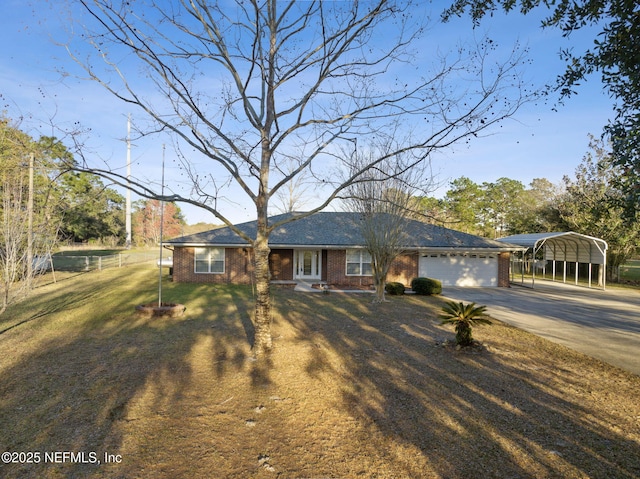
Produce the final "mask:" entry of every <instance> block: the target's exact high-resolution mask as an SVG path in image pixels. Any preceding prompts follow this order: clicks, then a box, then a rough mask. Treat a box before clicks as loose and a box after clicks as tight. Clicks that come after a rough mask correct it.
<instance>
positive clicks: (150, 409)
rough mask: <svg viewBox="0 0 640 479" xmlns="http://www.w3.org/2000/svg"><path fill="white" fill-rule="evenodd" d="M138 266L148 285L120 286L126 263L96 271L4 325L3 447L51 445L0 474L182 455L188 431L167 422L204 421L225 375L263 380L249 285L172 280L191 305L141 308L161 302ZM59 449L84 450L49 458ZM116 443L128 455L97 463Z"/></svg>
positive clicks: (79, 469)
mask: <svg viewBox="0 0 640 479" xmlns="http://www.w3.org/2000/svg"><path fill="white" fill-rule="evenodd" d="M127 274H132V275H134V276H135V275H137V276H139V278H138V279H136V281H135V283H136V284H139V285H140V287H139V288H130V287H129V288H127V287H118V286H116V283H117V281H118V276H117V274H116V273H107V274H105V273H104V272H102V273H94V274H93V276H89V274H88V275H87V276H86V277H85V278H83V282H78V283H75V284H68V285H65V286H64V287H63V288H61V289H60V290H58V292H57V294H56V296H55V297H54V296H52V294H53V293H51V294H49V295H41V296H36V297H34V298H32V299H31V300H30V303H29V305H28V310H26V311H22V312H21V313H20V314H21V316H20V317H18V318H14V319H12V320H11V322H14V321H15V320H16V319H17V320H18V323H22V324H23V325H24V326H23V327H13V329H11V328H8V327H5V328H4V329H8V331H7V332H6V333H5V334H3V335H2V336H0V349H2V350H3V354H4V355H5V358H4V359H3V360H1V361H0V378H1V380H0V450H1V451H2V452H4V451H17V452H20V451H25V452H26V451H38V452H39V453H40V454H41V456H40V457H39V463H36V464H33V463H31V464H6V465H2V467H0V477H21V478H31V477H33V478H36V477H54V476H55V477H58V476H59V477H69V478H71V477H90V476H92V475H97V476H98V477H125V476H128V475H129V471H131V470H132V468H133V469H135V468H142V470H144V467H145V465H148V461H151V462H153V461H157V457H159V456H163V455H164V454H168V455H170V454H174V455H175V457H176V458H177V457H180V451H179V450H175V449H173V448H175V447H176V444H179V443H180V441H172V440H171V431H170V430H167V429H166V428H171V427H175V425H176V424H181V425H182V426H184V422H185V421H187V422H188V421H191V420H193V419H194V410H197V405H198V404H205V405H206V404H210V403H211V396H213V398H214V401H215V400H217V399H219V402H224V400H225V397H224V395H225V394H226V392H225V391H222V390H220V387H219V385H218V384H217V381H216V379H220V378H222V377H225V376H234V375H236V376H237V378H236V379H235V381H236V383H237V384H238V387H245V388H248V389H251V387H252V384H251V374H253V375H254V376H257V378H258V380H259V381H263V380H264V378H263V376H264V371H263V369H262V367H260V368H258V367H254V364H253V363H250V362H248V361H247V360H248V358H249V357H250V347H249V343H248V342H247V341H246V339H245V330H246V324H245V323H246V321H247V313H246V311H245V310H244V308H246V306H247V305H248V304H251V299H250V289H249V288H238V287H235V288H234V287H230V288H226V287H213V286H211V285H200V286H194V285H191V287H184V286H180V285H172V284H170V283H167V284H166V285H165V286H166V292H165V294H166V298H167V300H169V301H171V299H170V298H171V297H174V298H179V300H180V302H184V303H185V304H187V307H188V310H187V313H186V315H185V316H184V317H183V318H141V317H137V316H136V315H135V313H134V307H135V305H136V304H141V303H144V302H149V300H151V301H153V297H154V285H153V282H152V281H151V282H150V281H149V278H150V276H151V273H150V272H148V271H143V272H142V273H140V272H139V271H135V270H132V271H127ZM110 284H111V287H110V286H109V285H110ZM128 284H130V283H128ZM14 312H15V311H14ZM21 318H22V319H21ZM25 319H30V320H31V322H29V323H28V324H24V323H25ZM35 319H38V321H35ZM0 326H1V325H0ZM244 371H247V372H246V373H245V372H244ZM255 371H258V372H257V373H256V372H255ZM255 381H256V379H255V378H254V382H255ZM194 383H197V384H198V386H197V387H196V386H194ZM206 396H209V397H208V398H206ZM216 396H218V397H216ZM195 416H197V414H195ZM160 450H162V451H161V452H159V451H160ZM55 451H70V452H74V453H76V452H84V453H85V455H84V456H82V457H81V460H78V457H76V458H75V460H70V459H69V458H68V457H67V458H66V460H64V461H63V463H52V462H51V460H50V459H52V458H53V456H50V457H48V459H49V460H46V459H47V458H45V457H44V454H45V452H47V453H50V452H55ZM90 452H91V453H96V456H91V455H89V453H90ZM105 453H110V454H116V453H117V454H120V455H122V456H123V457H122V462H120V463H113V464H104V463H102V464H95V463H93V462H94V459H95V460H98V461H101V462H104V454H105ZM154 457H155V459H153V458H154ZM174 459H175V458H174ZM83 462H85V463H83ZM87 462H88V463H87ZM185 467H186V466H185ZM143 475H144V474H143ZM184 475H188V474H187V473H185V474H180V473H179V472H178V473H176V475H175V476H174V477H181V476H184ZM168 476H169V477H170V476H172V474H168ZM149 477H151V476H149Z"/></svg>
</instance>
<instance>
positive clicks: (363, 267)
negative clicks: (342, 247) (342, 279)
mask: <svg viewBox="0 0 640 479" xmlns="http://www.w3.org/2000/svg"><path fill="white" fill-rule="evenodd" d="M346 271H347V276H371V274H372V272H371V255H370V254H369V252H368V251H366V250H362V249H348V250H347V270H346Z"/></svg>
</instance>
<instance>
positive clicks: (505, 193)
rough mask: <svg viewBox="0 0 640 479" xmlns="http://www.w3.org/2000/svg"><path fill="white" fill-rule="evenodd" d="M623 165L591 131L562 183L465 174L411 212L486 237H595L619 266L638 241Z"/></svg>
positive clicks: (611, 262) (416, 203) (610, 261)
mask: <svg viewBox="0 0 640 479" xmlns="http://www.w3.org/2000/svg"><path fill="white" fill-rule="evenodd" d="M621 168H622V167H621V166H620V165H619V164H618V163H617V162H616V161H615V158H614V155H613V153H612V151H611V148H610V147H609V146H608V145H607V144H605V142H604V141H603V140H601V139H598V138H595V137H593V136H592V137H591V140H590V143H589V151H588V152H587V153H586V154H585V156H584V157H583V159H582V162H581V163H580V164H579V165H578V167H577V168H576V170H575V172H574V174H573V176H571V175H565V176H564V177H563V180H562V183H560V184H553V183H552V182H550V181H549V180H547V179H546V178H536V179H534V180H533V181H531V183H530V184H529V185H525V184H523V183H522V182H521V181H518V180H514V179H510V178H499V179H498V180H496V181H494V182H483V183H480V184H479V183H476V182H474V181H473V180H472V179H470V178H467V177H464V176H463V177H460V178H457V179H455V180H453V181H451V182H450V185H449V186H450V188H449V190H448V191H447V192H446V194H445V195H444V197H443V198H439V199H438V198H433V197H427V196H423V197H417V198H414V205H413V206H412V208H413V210H414V212H413V214H414V216H416V217H418V218H423V219H424V220H425V221H428V222H431V223H434V224H440V225H443V226H447V227H449V228H453V229H456V230H459V231H463V232H466V233H470V234H475V235H479V236H484V237H488V238H500V237H505V236H510V235H515V234H524V233H546V232H557V231H574V232H576V233H581V234H585V235H589V236H595V237H598V238H602V239H604V240H605V241H607V243H608V244H609V253H608V258H607V262H608V264H609V266H610V267H611V269H612V270H615V268H617V267H618V266H619V265H621V264H622V263H624V262H625V261H627V260H628V259H630V258H631V257H632V256H633V255H635V254H637V252H638V247H639V246H640V239H639V238H640V226H639V224H638V222H630V221H628V218H625V215H624V212H625V208H626V207H627V206H628V205H627V204H626V200H627V197H626V194H625V191H624V190H623V189H621V188H620V187H619V177H620V174H621Z"/></svg>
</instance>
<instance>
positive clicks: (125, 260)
mask: <svg viewBox="0 0 640 479" xmlns="http://www.w3.org/2000/svg"><path fill="white" fill-rule="evenodd" d="M157 257H158V255H157V254H156V253H152V252H149V253H117V254H111V255H104V256H89V255H88V256H81V255H76V254H74V255H65V254H56V255H54V256H53V257H51V261H52V263H53V269H54V270H55V271H76V272H80V271H95V270H98V271H99V270H103V269H107V268H122V267H125V266H129V265H133V264H139V263H146V262H149V261H153V260H155V259H157Z"/></svg>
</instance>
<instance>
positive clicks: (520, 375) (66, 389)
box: [0, 270, 640, 479]
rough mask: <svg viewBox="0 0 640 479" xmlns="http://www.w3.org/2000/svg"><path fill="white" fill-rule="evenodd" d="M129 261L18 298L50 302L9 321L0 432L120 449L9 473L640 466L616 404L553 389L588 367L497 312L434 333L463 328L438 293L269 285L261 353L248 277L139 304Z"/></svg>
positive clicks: (557, 473) (536, 471) (420, 473)
mask: <svg viewBox="0 0 640 479" xmlns="http://www.w3.org/2000/svg"><path fill="white" fill-rule="evenodd" d="M131 271H132V272H131V273H128V274H130V275H132V277H131V278H130V279H132V281H133V283H134V284H137V285H139V287H138V288H131V287H129V286H128V285H123V286H121V287H120V286H118V284H117V278H118V276H117V275H116V274H115V273H114V274H111V273H107V274H105V272H102V273H95V274H94V275H93V276H90V274H88V275H87V276H86V277H84V278H83V282H82V283H77V284H75V283H74V284H73V285H71V284H70V286H69V289H66V288H67V286H66V285H65V289H62V290H61V291H60V293H59V294H60V296H59V297H56V298H55V301H54V300H53V299H52V296H51V295H49V296H47V295H42V296H38V297H34V298H33V300H32V301H30V303H29V307H30V308H31V310H30V311H23V312H22V313H21V314H23V315H24V317H30V316H33V315H38V313H37V312H38V311H41V310H42V311H46V312H47V313H46V314H40V315H39V316H38V321H31V322H29V323H28V324H25V325H23V326H21V327H16V328H13V329H11V330H10V331H7V332H6V333H5V334H3V335H0V349H2V351H3V353H4V357H3V358H2V359H0V449H1V450H2V451H18V452H19V451H40V452H42V453H44V452H47V451H48V452H52V451H72V452H87V453H88V452H96V453H97V454H98V459H99V460H103V454H104V453H110V454H119V455H121V456H122V457H121V461H122V462H119V463H111V464H82V463H72V462H69V461H68V460H67V461H66V462H65V463H62V464H58V463H54V464H52V463H44V462H41V463H39V464H23V465H20V464H8V465H3V466H2V467H0V477H21V478H35V477H56V476H57V477H67V478H75V477H78V478H79V477H83V478H84V477H101V478H104V477H114V478H115V477H167V478H169V477H170V478H179V477H189V478H190V479H192V478H198V477H203V478H205V477H206V478H210V477H225V478H246V477H255V478H260V477H269V478H271V477H274V472H272V471H271V470H270V469H269V468H267V467H266V466H269V467H271V463H273V467H274V469H275V471H276V475H277V474H280V476H279V477H283V478H287V477H324V476H326V477H371V478H372V477H415V478H428V477H446V478H452V479H453V478H467V477H500V478H503V477H584V476H589V477H607V478H610V477H629V478H630V477H637V476H638V475H639V473H640V469H637V467H638V461H639V459H638V457H640V451H639V450H638V444H637V443H635V442H633V441H631V440H630V439H629V436H628V435H625V433H624V432H623V431H620V430H616V428H615V425H616V424H617V425H618V426H620V427H623V426H624V425H625V424H628V423H624V421H621V420H620V419H621V418H620V417H618V416H617V415H616V414H617V412H616V411H612V412H611V414H610V415H607V409H606V407H603V408H601V409H597V408H595V407H593V404H591V403H588V402H587V403H581V402H580V401H578V400H577V399H576V398H574V397H573V396H572V397H564V396H563V395H562V394H560V393H559V392H558V391H555V390H554V385H557V384H560V383H565V382H570V383H571V384H572V385H574V388H575V389H576V390H580V388H583V389H584V388H586V387H588V385H585V384H583V383H581V382H580V378H579V377H576V374H579V372H578V371H574V370H571V368H569V367H568V366H567V367H566V368H563V366H562V363H560V362H559V361H558V360H556V359H554V357H552V356H551V355H549V357H548V358H547V359H545V360H542V361H539V362H538V363H536V364H526V363H524V362H523V361H522V358H526V355H522V354H520V352H519V351H518V350H517V347H516V346H513V345H512V342H510V341H509V340H508V338H507V339H504V340H502V342H499V341H493V342H492V340H491V339H490V338H491V328H493V326H491V327H487V328H485V329H484V330H478V334H477V336H479V337H482V335H481V333H480V332H481V331H486V337H487V338H489V339H488V340H487V344H491V345H492V347H491V349H490V350H489V351H485V352H483V353H480V354H475V355H474V354H468V353H465V352H456V351H455V350H453V351H451V350H448V349H446V348H442V347H436V346H435V341H434V338H436V337H443V336H446V337H450V338H452V337H453V333H452V332H451V331H450V330H449V329H446V328H444V327H442V326H440V325H439V324H438V323H437V322H436V321H434V320H432V319H429V318H432V317H435V314H437V310H438V308H439V305H438V303H437V302H438V300H432V299H424V298H418V297H411V298H409V297H407V298H392V301H391V302H390V303H387V304H383V305H379V306H374V305H371V304H370V299H371V298H370V297H369V296H366V297H363V296H361V295H352V296H346V295H339V294H331V295H322V294H308V295H305V294H300V293H294V292H292V291H288V290H274V318H275V319H274V328H273V330H274V344H275V351H274V353H273V356H272V357H267V358H264V359H262V360H260V361H253V360H252V359H251V351H250V339H251V331H252V327H253V326H252V324H251V314H252V311H253V299H252V295H251V289H250V288H249V287H238V286H214V285H179V284H171V283H167V284H165V288H166V290H165V296H164V300H165V301H169V302H181V303H184V304H186V305H187V313H186V315H185V317H184V318H173V319H171V318H160V319H153V318H150V319H149V318H138V317H136V316H135V315H134V314H133V306H134V305H135V304H139V303H144V302H151V301H153V299H154V297H155V292H156V290H155V288H156V287H157V284H154V281H153V280H150V278H152V277H153V271H152V272H142V273H138V272H135V270H131ZM136 275H137V276H136ZM89 280H91V281H92V282H91V283H90V282H89ZM96 286H97V287H98V289H99V291H100V292H99V294H98V293H96V292H95V287H96ZM65 295H74V296H72V297H73V301H69V297H65ZM52 301H53V302H52ZM56 301H59V303H57V302H56ZM433 301H435V302H436V303H435V305H434V304H433ZM61 306H64V308H62V307H61ZM18 319H19V318H18ZM0 326H2V325H1V324H0ZM495 327H496V328H497V327H501V328H503V327H504V326H495ZM506 331H507V333H508V331H509V330H508V329H507V330H506ZM507 333H505V334H507ZM482 334H484V333H482ZM505 334H503V336H502V337H504V335H505ZM528 337H529V338H531V341H537V340H536V339H535V336H531V335H529V336H528ZM516 339H520V340H521V339H522V336H517V338H516ZM544 344H546V343H545V342H542V341H539V342H536V343H533V344H532V345H528V346H527V345H524V346H522V348H524V349H526V348H527V347H536V348H538V347H540V348H543V347H544ZM585 364H586V363H585ZM585 364H580V366H581V367H583V366H584V367H587V366H585ZM534 368H537V369H534ZM626 377H627V376H620V378H622V379H624V378H626ZM616 379H617V378H615V377H613V379H612V380H616ZM622 379H620V380H622ZM639 383H640V381H636V382H634V383H632V384H630V386H629V394H630V395H636V396H637V395H638V390H640V387H639V386H640V384H639ZM616 390H619V389H616ZM587 396H589V394H588V393H584V394H583V395H582V396H581V397H587ZM639 402H640V401H639ZM264 411H266V412H264ZM638 414H640V413H638ZM478 445H480V447H478Z"/></svg>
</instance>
